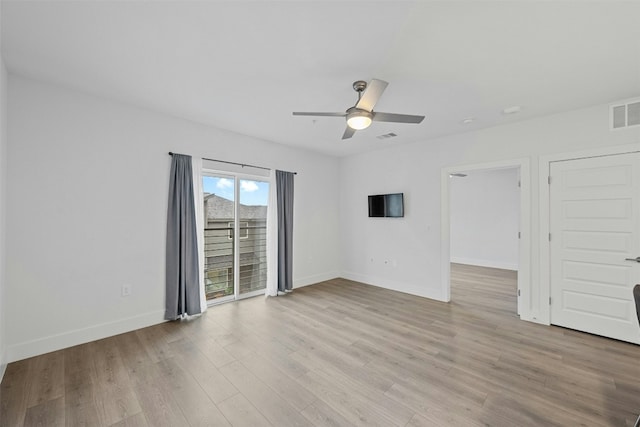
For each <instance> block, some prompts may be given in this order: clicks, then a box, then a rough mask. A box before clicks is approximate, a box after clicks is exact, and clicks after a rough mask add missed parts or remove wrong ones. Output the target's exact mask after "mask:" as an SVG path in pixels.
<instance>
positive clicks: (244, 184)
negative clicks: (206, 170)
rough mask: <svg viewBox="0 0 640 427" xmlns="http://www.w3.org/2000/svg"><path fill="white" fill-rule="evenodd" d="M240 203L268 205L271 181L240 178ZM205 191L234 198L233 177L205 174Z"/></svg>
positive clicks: (203, 181) (203, 183)
mask: <svg viewBox="0 0 640 427" xmlns="http://www.w3.org/2000/svg"><path fill="white" fill-rule="evenodd" d="M239 183H240V204H243V205H249V206H267V205H268V204H269V183H268V182H263V181H252V180H247V179H241V180H239ZM202 185H203V189H204V192H205V193H210V194H215V195H217V196H220V197H223V198H225V199H227V200H232V201H233V200H234V188H233V178H222V177H213V176H203V177H202Z"/></svg>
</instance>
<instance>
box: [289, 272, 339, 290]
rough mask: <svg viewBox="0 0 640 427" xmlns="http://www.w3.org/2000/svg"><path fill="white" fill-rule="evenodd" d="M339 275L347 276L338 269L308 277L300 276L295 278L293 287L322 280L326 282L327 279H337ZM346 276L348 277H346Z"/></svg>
mask: <svg viewBox="0 0 640 427" xmlns="http://www.w3.org/2000/svg"><path fill="white" fill-rule="evenodd" d="M339 277H345V276H344V275H341V274H340V273H339V272H337V271H330V272H327V273H323V274H316V275H313V276H307V277H298V278H294V279H293V289H297V288H302V287H304V286H309V285H316V284H318V283H320V282H326V281H327V280H332V279H337V278H339ZM345 278H346V277H345Z"/></svg>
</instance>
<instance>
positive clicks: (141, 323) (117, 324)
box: [6, 309, 165, 363]
mask: <svg viewBox="0 0 640 427" xmlns="http://www.w3.org/2000/svg"><path fill="white" fill-rule="evenodd" d="M163 322H165V320H164V309H163V310H156V311H151V312H148V313H144V314H140V315H137V316H133V317H128V318H126V319H121V320H116V321H113V322H106V323H101V324H98V325H93V326H89V327H86V328H81V329H76V330H73V331H69V332H64V333H61V334H56V335H50V336H48V337H44V338H38V339H35V340H31V341H26V342H22V343H19V344H14V345H10V346H9V347H8V348H7V354H6V357H7V362H9V363H10V362H15V361H17V360H22V359H26V358H28V357H32V356H38V355H40V354H45V353H49V352H52V351H56V350H61V349H63V348H67V347H73V346H74V345H78V344H84V343H88V342H91V341H96V340H99V339H102V338H107V337H112V336H114V335H119V334H122V333H125V332H130V331H135V330H137V329H142V328H146V327H148V326H153V325H157V324H160V323H163Z"/></svg>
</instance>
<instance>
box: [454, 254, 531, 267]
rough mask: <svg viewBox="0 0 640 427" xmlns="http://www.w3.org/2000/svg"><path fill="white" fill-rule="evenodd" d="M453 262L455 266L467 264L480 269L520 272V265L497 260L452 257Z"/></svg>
mask: <svg viewBox="0 0 640 427" xmlns="http://www.w3.org/2000/svg"><path fill="white" fill-rule="evenodd" d="M451 262H453V263H455V264H467V265H477V266H478V267H490V268H499V269H502V270H514V271H518V264H517V263H516V264H513V263H510V262H502V261H495V260H487V259H476V258H462V257H453V256H452V257H451Z"/></svg>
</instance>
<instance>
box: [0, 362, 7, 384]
mask: <svg viewBox="0 0 640 427" xmlns="http://www.w3.org/2000/svg"><path fill="white" fill-rule="evenodd" d="M5 372H7V364H6V363H2V364H0V384H2V379H3V378H4V373H5Z"/></svg>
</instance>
